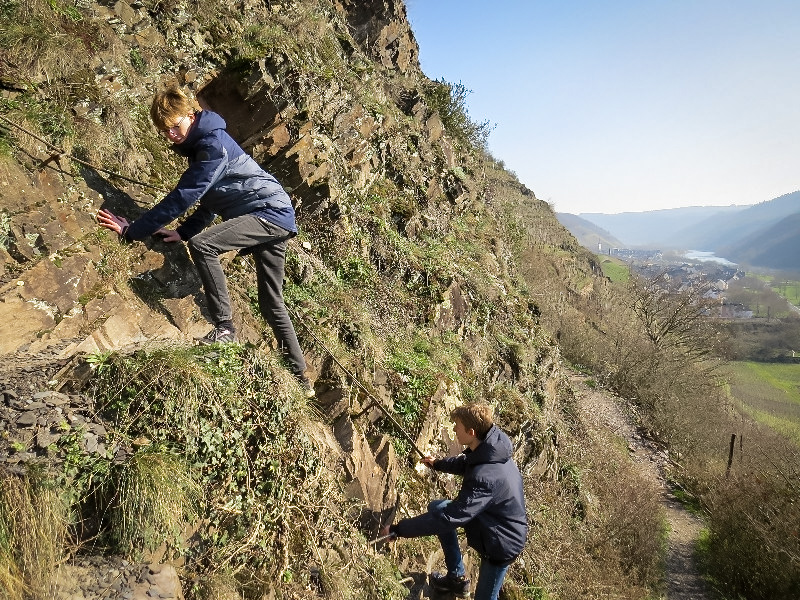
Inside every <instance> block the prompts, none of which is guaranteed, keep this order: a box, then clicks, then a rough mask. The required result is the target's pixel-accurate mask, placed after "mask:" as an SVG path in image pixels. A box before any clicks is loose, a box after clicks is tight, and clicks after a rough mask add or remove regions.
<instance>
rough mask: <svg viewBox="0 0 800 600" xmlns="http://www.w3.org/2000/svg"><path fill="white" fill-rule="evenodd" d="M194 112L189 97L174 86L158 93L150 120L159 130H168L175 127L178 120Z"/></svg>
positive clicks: (151, 109)
mask: <svg viewBox="0 0 800 600" xmlns="http://www.w3.org/2000/svg"><path fill="white" fill-rule="evenodd" d="M193 110H194V106H193V104H192V101H191V100H190V99H189V97H188V96H187V95H186V94H184V93H183V92H182V91H181V90H180V89H178V88H177V87H174V86H173V87H169V88H167V89H165V90H162V91H160V92H157V93H156V95H155V97H154V98H153V103H152V104H151V105H150V119H151V120H152V121H153V125H155V126H156V127H157V128H158V129H167V128H168V127H171V126H172V125H174V123H175V120H176V119H177V118H179V117H183V116H185V115H188V114H189V113H191V112H192V111H193Z"/></svg>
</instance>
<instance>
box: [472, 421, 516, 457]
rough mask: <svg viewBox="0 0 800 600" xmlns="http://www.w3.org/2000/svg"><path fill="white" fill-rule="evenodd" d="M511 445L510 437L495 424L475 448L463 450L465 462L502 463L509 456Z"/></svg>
mask: <svg viewBox="0 0 800 600" xmlns="http://www.w3.org/2000/svg"><path fill="white" fill-rule="evenodd" d="M512 450H513V447H512V445H511V439H510V438H509V437H508V436H507V435H506V434H505V433H504V432H503V431H502V430H501V429H500V428H499V427H497V425H492V428H491V429H490V430H489V431H488V432H487V433H486V437H485V438H484V439H483V441H482V442H481V443H480V444H479V445H478V447H477V448H475V450H471V451H470V450H465V451H464V454H466V455H467V462H468V463H469V464H471V465H480V464H487V463H504V462H506V461H507V460H509V459H510V458H511V452H512Z"/></svg>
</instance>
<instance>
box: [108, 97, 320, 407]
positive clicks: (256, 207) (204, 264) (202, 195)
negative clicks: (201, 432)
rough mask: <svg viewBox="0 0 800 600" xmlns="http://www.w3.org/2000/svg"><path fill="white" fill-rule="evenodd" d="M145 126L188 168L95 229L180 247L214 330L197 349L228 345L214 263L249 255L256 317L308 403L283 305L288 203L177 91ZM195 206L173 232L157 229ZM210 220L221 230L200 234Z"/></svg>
mask: <svg viewBox="0 0 800 600" xmlns="http://www.w3.org/2000/svg"><path fill="white" fill-rule="evenodd" d="M150 118H151V119H152V121H153V124H154V125H155V126H156V128H158V130H159V133H160V134H161V135H162V136H164V137H165V138H166V139H167V140H169V141H170V142H171V143H172V149H173V150H174V151H175V152H177V153H178V154H180V155H181V156H185V157H186V158H187V159H188V162H189V166H188V168H187V169H186V171H185V172H184V173H183V175H181V178H180V180H179V181H178V185H177V186H176V187H175V189H173V190H172V191H171V192H170V193H169V194H167V195H166V197H164V199H163V200H161V202H159V203H158V204H156V205H155V206H154V207H153V208H151V209H150V210H148V211H147V212H145V213H144V214H143V215H141V216H140V217H139V218H138V219H136V220H135V221H133V222H128V220H127V219H125V218H124V217H119V216H116V215H114V214H113V213H111V211H108V210H100V211H99V212H98V214H97V220H98V222H99V223H100V225H102V226H103V227H105V228H107V229H110V230H111V231H114V232H116V233H117V234H119V236H120V237H121V238H123V239H125V240H127V241H133V240H143V239H145V238H146V237H148V236H150V235H158V236H160V237H161V238H163V240H164V241H165V242H178V241H181V240H183V241H186V242H188V244H189V253H190V254H191V256H192V260H193V261H194V264H195V266H196V267H197V270H198V272H199V274H200V279H201V281H202V283H203V290H204V291H205V295H206V300H207V303H208V309H209V312H210V313H211V317H212V320H213V322H214V329H212V330H211V331H210V332H209V333H208V334H207V335H206V336H205V337H203V338H200V339H199V340H198V341H199V342H200V343H205V344H211V343H215V342H216V343H226V342H232V341H234V340H235V339H236V336H235V330H234V326H233V313H232V309H231V301H230V295H229V294H228V287H227V283H226V281H225V273H224V272H223V269H222V265H221V264H220V261H219V256H220V255H221V254H224V253H225V252H228V251H231V250H238V251H240V252H243V253H248V254H252V255H253V259H254V261H255V265H256V279H257V282H258V304H259V308H260V310H261V314H262V315H263V316H264V318H265V319H266V321H267V323H269V325H270V327H271V328H272V331H273V333H274V334H275V337H276V339H277V341H278V346H279V348H280V349H281V351H282V352H283V354H284V356H285V357H286V359H287V362H288V364H289V368H290V370H291V371H292V373H293V374H294V376H295V377H296V378H297V380H298V381H299V382H300V383H301V385H302V386H303V387H304V388H305V390H306V394H307V395H309V396H310V395H313V389H312V388H311V385H310V382H309V381H308V379H307V378H306V377H305V370H306V363H305V358H304V356H303V352H302V350H301V349H300V344H299V343H298V341H297V334H296V332H295V330H294V326H293V325H292V322H291V320H290V318H289V314H288V312H287V310H286V306H285V304H284V302H283V276H284V263H285V254H286V244H287V242H288V241H289V239H290V238H292V237H294V236H295V235H297V225H296V224H295V214H294V208H293V207H292V203H291V200H290V198H289V195H288V194H287V193H286V191H285V190H284V189H283V187H282V186H281V185H280V183H278V181H277V180H276V179H275V178H274V177H273V176H272V175H270V174H269V173H267V172H266V171H264V170H263V169H262V168H261V167H260V166H259V165H258V163H256V162H255V161H254V160H253V159H252V157H250V156H248V155H247V154H246V153H245V152H244V150H242V149H241V147H239V145H238V144H237V143H236V142H235V141H234V139H233V138H232V137H231V136H230V135H228V133H227V132H226V131H225V126H226V125H225V121H224V120H223V119H222V117H221V116H219V115H218V114H217V113H215V112H212V111H210V110H198V111H195V110H194V109H193V107H192V105H191V102H190V101H189V99H188V98H187V97H186V95H185V94H184V93H183V92H181V91H180V90H179V89H177V88H170V89H167V90H164V91H162V92H159V93H157V94H156V96H155V98H154V99H153V103H152V105H151V107H150ZM195 205H197V207H196V209H195V210H194V212H193V213H192V214H191V215H190V216H189V217H188V218H187V219H186V220H184V221H183V223H182V224H181V225H180V226H178V227H177V228H176V229H174V230H172V229H166V228H165V226H166V225H167V224H169V223H170V222H172V221H173V220H174V219H175V218H177V217H179V216H180V215H182V214H183V213H185V212H186V211H187V210H189V209H190V208H191V207H193V206H195ZM217 215H219V216H220V217H222V220H223V222H222V223H220V224H218V225H214V226H212V227H208V226H209V225H210V224H211V222H212V221H213V220H214V218H215V217H216V216H217ZM207 227H208V229H206V228H207ZM204 230H205V231H204Z"/></svg>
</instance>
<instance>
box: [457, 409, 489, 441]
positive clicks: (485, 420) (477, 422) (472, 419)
mask: <svg viewBox="0 0 800 600" xmlns="http://www.w3.org/2000/svg"><path fill="white" fill-rule="evenodd" d="M492 412H493V411H492V407H491V406H489V405H488V404H483V403H481V402H473V403H472V404H464V405H463V406H457V407H456V408H454V409H453V410H452V411H450V419H452V420H453V421H455V420H456V419H458V420H459V421H461V423H462V424H463V425H464V427H465V428H466V429H474V430H475V436H476V437H477V438H479V439H481V440H482V439H483V438H485V437H486V434H487V433H488V432H489V430H490V429H491V428H492V425H494V419H493V418H492Z"/></svg>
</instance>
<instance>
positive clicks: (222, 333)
mask: <svg viewBox="0 0 800 600" xmlns="http://www.w3.org/2000/svg"><path fill="white" fill-rule="evenodd" d="M194 339H195V341H197V343H198V344H200V345H201V346H208V345H210V344H230V343H231V342H235V341H236V334H235V333H234V332H233V331H231V330H230V329H228V328H227V327H214V329H212V330H211V331H209V332H208V333H207V334H205V335H204V336H203V337H199V338H194Z"/></svg>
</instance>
